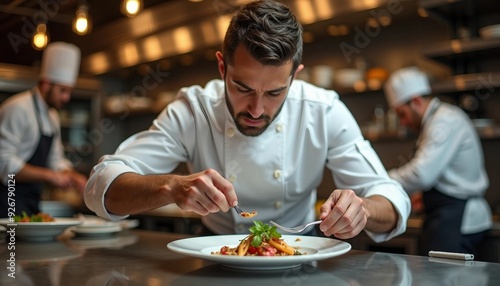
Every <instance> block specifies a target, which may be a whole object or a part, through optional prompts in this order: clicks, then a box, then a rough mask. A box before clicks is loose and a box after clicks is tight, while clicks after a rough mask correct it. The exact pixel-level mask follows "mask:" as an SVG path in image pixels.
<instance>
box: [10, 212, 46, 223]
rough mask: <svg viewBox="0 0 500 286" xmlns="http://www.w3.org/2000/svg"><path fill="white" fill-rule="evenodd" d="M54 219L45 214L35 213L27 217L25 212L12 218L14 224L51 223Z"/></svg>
mask: <svg viewBox="0 0 500 286" xmlns="http://www.w3.org/2000/svg"><path fill="white" fill-rule="evenodd" d="M53 221H55V220H54V218H53V217H52V216H51V215H49V214H47V213H37V214H33V215H28V214H27V213H26V212H22V215H16V216H14V222H53Z"/></svg>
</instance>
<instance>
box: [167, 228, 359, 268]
mask: <svg viewBox="0 0 500 286" xmlns="http://www.w3.org/2000/svg"><path fill="white" fill-rule="evenodd" d="M246 236H247V235H241V234H234V235H215V236H202V237H193V238H186V239H180V240H176V241H172V242H170V243H168V244H167V247H168V249H170V250H171V251H173V252H176V253H180V254H184V255H188V256H193V257H197V258H202V259H206V260H210V261H214V262H218V263H221V264H223V265H225V266H227V267H231V268H238V269H247V270H277V269H286V268H294V267H298V266H300V265H302V264H303V263H305V262H310V261H317V260H323V259H327V258H331V257H335V256H339V255H342V254H344V253H346V252H348V251H349V250H350V249H351V245H350V244H349V243H347V242H343V241H340V240H337V239H332V238H325V237H314V236H300V235H283V236H282V237H281V238H282V239H283V240H285V242H286V243H288V244H289V245H290V246H292V247H296V248H297V250H298V251H300V252H301V253H305V254H303V255H293V256H232V255H215V254H211V253H212V252H215V251H219V250H220V249H221V247H223V246H229V247H236V246H237V245H238V244H239V242H240V240H242V239H244V238H245V237H246Z"/></svg>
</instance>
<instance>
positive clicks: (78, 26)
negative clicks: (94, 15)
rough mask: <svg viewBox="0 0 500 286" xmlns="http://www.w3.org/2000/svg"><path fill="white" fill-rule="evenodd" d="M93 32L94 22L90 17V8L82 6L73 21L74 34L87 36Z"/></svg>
mask: <svg viewBox="0 0 500 286" xmlns="http://www.w3.org/2000/svg"><path fill="white" fill-rule="evenodd" d="M90 31H92V21H91V18H90V15H89V7H88V6H87V5H86V4H82V5H80V7H78V10H76V14H75V18H74V19H73V32H75V33H77V34H78V35H86V34H88V33H90Z"/></svg>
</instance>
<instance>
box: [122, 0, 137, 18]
mask: <svg viewBox="0 0 500 286" xmlns="http://www.w3.org/2000/svg"><path fill="white" fill-rule="evenodd" d="M120 10H121V12H122V14H123V15H125V16H127V17H131V18H132V17H134V16H136V15H137V14H139V12H141V10H142V0H122V4H121V8H120Z"/></svg>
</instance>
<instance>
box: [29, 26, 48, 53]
mask: <svg viewBox="0 0 500 286" xmlns="http://www.w3.org/2000/svg"><path fill="white" fill-rule="evenodd" d="M48 42H49V36H48V35H47V25H45V24H39V25H38V26H37V27H36V33H35V35H33V42H32V45H33V47H34V48H35V49H37V50H43V48H45V47H46V46H47V44H48Z"/></svg>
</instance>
